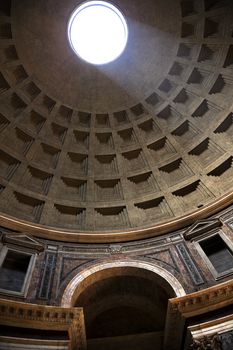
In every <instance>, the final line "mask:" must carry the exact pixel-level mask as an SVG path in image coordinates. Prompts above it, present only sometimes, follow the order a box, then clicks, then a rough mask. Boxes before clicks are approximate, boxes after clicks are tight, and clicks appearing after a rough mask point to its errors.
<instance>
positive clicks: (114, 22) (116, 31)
mask: <svg viewBox="0 0 233 350" xmlns="http://www.w3.org/2000/svg"><path fill="white" fill-rule="evenodd" d="M68 37H69V42H70V45H71V48H72V49H73V51H74V52H75V53H76V55H78V56H79V57H81V58H82V59H84V60H85V61H87V62H89V63H92V64H97V65H98V64H106V63H109V62H112V61H114V60H115V59H116V58H118V57H119V56H120V55H121V54H122V52H123V51H124V49H125V46H126V43H127V39H128V29H127V24H126V20H125V18H124V17H123V15H122V13H121V12H120V11H119V10H118V9H117V8H116V7H115V6H113V5H112V4H110V3H109V2H105V1H88V2H85V3H83V4H82V5H80V6H78V7H77V8H76V9H75V11H74V12H73V14H72V16H71V18H70V20H69V24H68Z"/></svg>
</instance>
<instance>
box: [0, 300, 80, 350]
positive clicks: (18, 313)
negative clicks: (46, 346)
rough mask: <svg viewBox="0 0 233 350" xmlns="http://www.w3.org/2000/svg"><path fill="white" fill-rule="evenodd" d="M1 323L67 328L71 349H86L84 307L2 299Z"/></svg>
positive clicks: (14, 325)
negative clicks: (67, 306)
mask: <svg viewBox="0 0 233 350" xmlns="http://www.w3.org/2000/svg"><path fill="white" fill-rule="evenodd" d="M0 324H1V325H6V326H12V327H21V328H28V329H30V328H31V329H40V330H43V329H44V330H57V331H66V330H67V332H68V334H69V350H86V334H85V325H84V316H83V309H82V308H63V307H55V306H47V305H35V304H26V303H22V302H16V301H10V300H5V299H0Z"/></svg>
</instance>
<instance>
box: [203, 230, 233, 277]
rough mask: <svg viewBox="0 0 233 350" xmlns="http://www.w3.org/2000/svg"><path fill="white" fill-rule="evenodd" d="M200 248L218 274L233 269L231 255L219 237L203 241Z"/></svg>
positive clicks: (232, 257) (232, 255)
mask: <svg viewBox="0 0 233 350" xmlns="http://www.w3.org/2000/svg"><path fill="white" fill-rule="evenodd" d="M200 246H201V248H202V249H203V251H204V252H205V254H206V255H207V257H208V259H209V260H210V262H211V264H212V265H213V266H214V268H215V270H216V271H217V272H218V273H223V272H226V271H228V270H230V269H232V268H233V254H232V252H231V250H230V249H229V247H228V246H227V244H226V243H225V242H224V240H223V239H222V238H221V237H220V236H219V235H215V236H213V237H210V238H208V239H205V240H204V241H202V242H200Z"/></svg>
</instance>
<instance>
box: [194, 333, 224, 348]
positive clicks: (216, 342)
mask: <svg viewBox="0 0 233 350" xmlns="http://www.w3.org/2000/svg"><path fill="white" fill-rule="evenodd" d="M190 349H192V350H210V349H211V350H222V342H221V340H220V338H219V335H218V334H213V335H211V336H209V337H207V336H204V337H203V338H200V339H194V340H193V342H192V344H191V345H190Z"/></svg>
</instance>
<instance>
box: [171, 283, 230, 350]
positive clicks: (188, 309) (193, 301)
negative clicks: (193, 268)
mask: <svg viewBox="0 0 233 350" xmlns="http://www.w3.org/2000/svg"><path fill="white" fill-rule="evenodd" d="M232 304H233V280H230V281H227V282H224V283H221V284H219V285H216V286H213V287H210V288H207V289H203V290H201V291H198V292H195V293H191V294H188V295H185V296H183V297H178V298H174V299H170V300H169V303H168V311H167V321H166V327H165V341H164V348H165V349H166V350H177V349H180V346H181V342H182V337H183V333H184V330H185V323H186V320H188V319H189V318H191V317H194V316H200V315H204V314H205V313H208V312H210V311H214V310H219V309H221V308H224V307H226V306H229V305H232Z"/></svg>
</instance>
